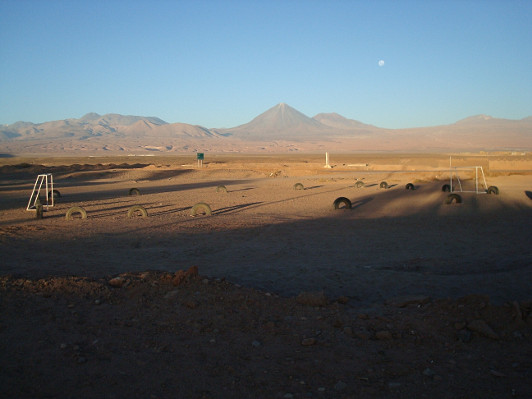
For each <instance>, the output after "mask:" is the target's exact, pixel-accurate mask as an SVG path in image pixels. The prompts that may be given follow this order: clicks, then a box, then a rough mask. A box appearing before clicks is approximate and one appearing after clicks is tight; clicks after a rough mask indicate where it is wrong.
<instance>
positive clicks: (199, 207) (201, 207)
mask: <svg viewBox="0 0 532 399" xmlns="http://www.w3.org/2000/svg"><path fill="white" fill-rule="evenodd" d="M201 212H203V213H204V214H205V215H206V216H211V215H212V210H211V207H210V206H209V205H208V204H206V203H205V202H198V203H197V204H196V205H194V206H193V207H192V211H191V212H190V216H196V215H198V214H199V213H201Z"/></svg>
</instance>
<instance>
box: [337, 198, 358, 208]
mask: <svg viewBox="0 0 532 399" xmlns="http://www.w3.org/2000/svg"><path fill="white" fill-rule="evenodd" d="M342 204H344V205H345V207H344V209H351V208H352V207H353V204H351V201H350V200H349V199H348V198H345V197H338V198H336V199H335V200H334V203H333V206H334V209H342V208H340V205H342Z"/></svg>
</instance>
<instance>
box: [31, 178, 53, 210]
mask: <svg viewBox="0 0 532 399" xmlns="http://www.w3.org/2000/svg"><path fill="white" fill-rule="evenodd" d="M43 186H44V190H45V195H44V200H45V201H44V203H43V204H42V206H43V208H46V209H48V208H49V207H53V206H54V178H53V176H52V174H51V173H46V174H42V175H38V176H37V179H35V184H34V185H33V191H32V192H31V195H30V199H29V201H28V206H27V207H26V210H27V211H30V210H33V209H36V208H37V200H39V194H40V193H41V190H42V189H43ZM39 201H40V200H39Z"/></svg>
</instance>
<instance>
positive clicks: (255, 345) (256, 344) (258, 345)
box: [251, 340, 262, 348]
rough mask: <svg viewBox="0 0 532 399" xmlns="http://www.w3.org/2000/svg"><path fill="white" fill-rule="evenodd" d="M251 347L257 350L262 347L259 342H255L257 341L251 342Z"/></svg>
mask: <svg viewBox="0 0 532 399" xmlns="http://www.w3.org/2000/svg"><path fill="white" fill-rule="evenodd" d="M251 345H252V346H253V347H254V348H258V347H260V346H262V344H261V343H260V342H259V341H257V340H255V341H253V342H252V343H251Z"/></svg>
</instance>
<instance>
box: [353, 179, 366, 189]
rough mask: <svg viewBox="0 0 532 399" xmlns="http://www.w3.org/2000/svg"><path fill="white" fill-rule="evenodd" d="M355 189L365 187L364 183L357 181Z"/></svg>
mask: <svg viewBox="0 0 532 399" xmlns="http://www.w3.org/2000/svg"><path fill="white" fill-rule="evenodd" d="M355 187H356V188H360V187H364V182H363V181H360V180H359V181H357V182H356V184H355Z"/></svg>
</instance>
